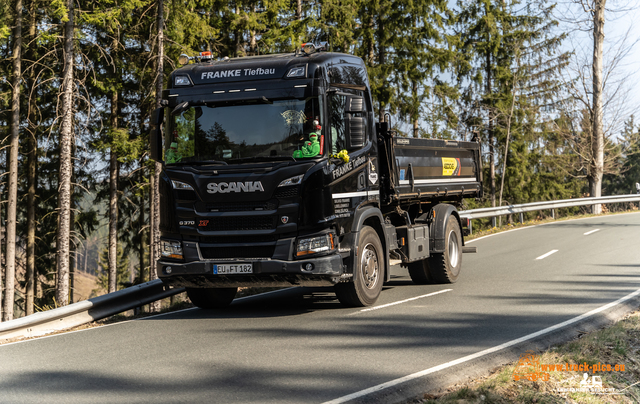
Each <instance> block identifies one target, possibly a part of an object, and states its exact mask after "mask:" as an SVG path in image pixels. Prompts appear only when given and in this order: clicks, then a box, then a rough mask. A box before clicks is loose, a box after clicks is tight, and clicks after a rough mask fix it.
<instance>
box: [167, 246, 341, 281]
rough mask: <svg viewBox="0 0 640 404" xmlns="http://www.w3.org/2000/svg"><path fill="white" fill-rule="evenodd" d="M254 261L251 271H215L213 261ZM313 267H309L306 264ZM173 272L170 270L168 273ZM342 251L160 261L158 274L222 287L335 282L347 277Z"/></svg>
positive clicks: (174, 279) (217, 262) (231, 262)
mask: <svg viewBox="0 0 640 404" xmlns="http://www.w3.org/2000/svg"><path fill="white" fill-rule="evenodd" d="M245 263H251V264H253V273H252V274H242V275H240V274H238V275H236V274H234V275H214V274H213V265H214V264H245ZM309 263H311V264H313V269H311V270H306V269H305V268H306V266H307V264H309ZM169 272H170V273H169ZM347 276H350V274H344V269H343V264H342V258H341V257H340V255H339V254H332V255H328V256H324V257H317V258H311V259H306V260H299V261H282V260H274V259H263V260H255V259H247V260H243V259H237V260H232V261H229V260H224V261H217V260H207V261H195V262H189V263H174V262H168V261H162V260H160V261H158V277H159V278H160V279H162V282H164V283H165V284H167V285H169V286H174V287H195V288H222V287H251V286H264V287H287V286H332V285H335V284H336V283H339V282H341V281H344V278H345V277H347Z"/></svg>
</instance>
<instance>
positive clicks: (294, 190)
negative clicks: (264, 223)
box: [275, 186, 300, 199]
mask: <svg viewBox="0 0 640 404" xmlns="http://www.w3.org/2000/svg"><path fill="white" fill-rule="evenodd" d="M299 193H300V186H293V187H282V188H278V189H277V190H276V195H275V196H276V198H278V199H284V198H295V197H296V196H298V194H299Z"/></svg>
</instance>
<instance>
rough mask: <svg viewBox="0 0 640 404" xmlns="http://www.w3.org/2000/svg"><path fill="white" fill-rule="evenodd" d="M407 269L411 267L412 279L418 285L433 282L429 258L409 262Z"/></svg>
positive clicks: (410, 274)
mask: <svg viewBox="0 0 640 404" xmlns="http://www.w3.org/2000/svg"><path fill="white" fill-rule="evenodd" d="M407 269H409V276H410V277H411V280H412V281H413V283H415V284H416V285H426V284H428V283H431V282H432V280H431V275H430V273H429V271H430V269H429V261H428V259H427V258H425V259H423V260H420V261H415V262H411V263H409V265H408V267H407Z"/></svg>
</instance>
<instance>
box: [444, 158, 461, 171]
mask: <svg viewBox="0 0 640 404" xmlns="http://www.w3.org/2000/svg"><path fill="white" fill-rule="evenodd" d="M442 175H446V176H458V175H460V159H457V158H451V157H442Z"/></svg>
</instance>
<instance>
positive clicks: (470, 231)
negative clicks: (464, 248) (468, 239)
mask: <svg viewBox="0 0 640 404" xmlns="http://www.w3.org/2000/svg"><path fill="white" fill-rule="evenodd" d="M472 222H473V221H472V220H471V219H469V235H471V234H473V224H471V223H472Z"/></svg>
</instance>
